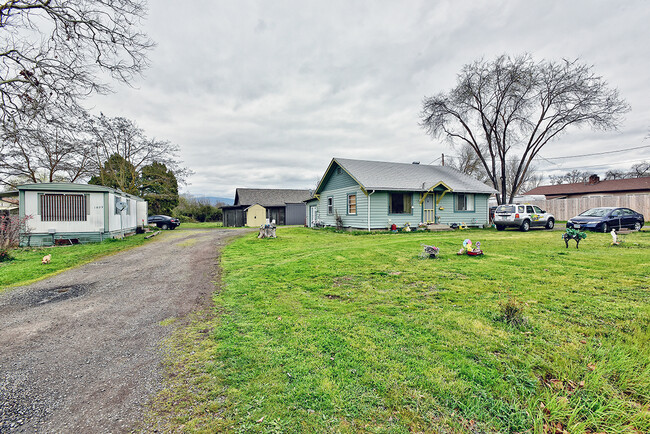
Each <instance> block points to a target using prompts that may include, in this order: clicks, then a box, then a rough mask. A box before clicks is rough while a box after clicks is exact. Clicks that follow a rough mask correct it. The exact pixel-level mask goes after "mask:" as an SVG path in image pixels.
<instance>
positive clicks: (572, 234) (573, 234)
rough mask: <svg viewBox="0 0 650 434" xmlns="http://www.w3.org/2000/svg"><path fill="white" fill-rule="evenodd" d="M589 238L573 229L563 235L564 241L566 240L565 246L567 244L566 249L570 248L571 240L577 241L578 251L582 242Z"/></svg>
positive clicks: (567, 230)
mask: <svg viewBox="0 0 650 434" xmlns="http://www.w3.org/2000/svg"><path fill="white" fill-rule="evenodd" d="M585 238H587V234H586V233H584V232H582V231H578V230H575V229H572V228H566V232H565V233H563V234H562V239H563V240H564V244H566V248H567V249H568V248H569V240H576V249H577V248H578V245H579V244H580V240H584V239H585Z"/></svg>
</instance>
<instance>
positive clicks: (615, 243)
mask: <svg viewBox="0 0 650 434" xmlns="http://www.w3.org/2000/svg"><path fill="white" fill-rule="evenodd" d="M611 234H612V246H618V245H619V244H621V243H619V242H618V238H617V237H616V229H612V232H611Z"/></svg>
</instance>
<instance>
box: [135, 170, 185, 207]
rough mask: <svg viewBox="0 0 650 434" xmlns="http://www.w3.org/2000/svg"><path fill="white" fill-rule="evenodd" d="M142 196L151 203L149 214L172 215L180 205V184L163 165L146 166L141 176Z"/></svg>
mask: <svg viewBox="0 0 650 434" xmlns="http://www.w3.org/2000/svg"><path fill="white" fill-rule="evenodd" d="M140 196H141V197H142V198H143V199H146V200H147V202H148V203H149V214H165V215H170V214H171V213H172V210H173V209H174V208H175V207H176V206H177V205H178V182H177V181H176V176H174V173H173V172H172V171H171V170H168V169H167V166H165V165H164V164H163V163H158V162H157V161H154V162H153V163H151V164H149V165H147V166H144V167H143V168H142V171H141V175H140Z"/></svg>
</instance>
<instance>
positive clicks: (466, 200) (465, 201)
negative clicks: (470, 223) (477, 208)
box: [456, 193, 474, 211]
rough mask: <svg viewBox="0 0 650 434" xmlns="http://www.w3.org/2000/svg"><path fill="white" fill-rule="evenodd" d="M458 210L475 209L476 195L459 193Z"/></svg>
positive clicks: (457, 197) (457, 196)
mask: <svg viewBox="0 0 650 434" xmlns="http://www.w3.org/2000/svg"><path fill="white" fill-rule="evenodd" d="M456 211H474V195H473V194H468V193H458V194H457V195H456Z"/></svg>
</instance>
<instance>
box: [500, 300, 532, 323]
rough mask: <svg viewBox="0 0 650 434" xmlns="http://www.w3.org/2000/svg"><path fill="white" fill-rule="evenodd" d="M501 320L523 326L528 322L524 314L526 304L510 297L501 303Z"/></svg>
mask: <svg viewBox="0 0 650 434" xmlns="http://www.w3.org/2000/svg"><path fill="white" fill-rule="evenodd" d="M499 308H500V310H501V318H500V319H501V320H502V321H503V322H505V323H506V324H510V325H511V326H513V327H521V326H523V325H524V324H526V323H527V322H528V319H527V318H526V317H525V316H524V309H525V304H524V303H521V302H519V301H517V300H516V299H514V298H512V297H510V298H508V300H506V301H504V302H500V303H499Z"/></svg>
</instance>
